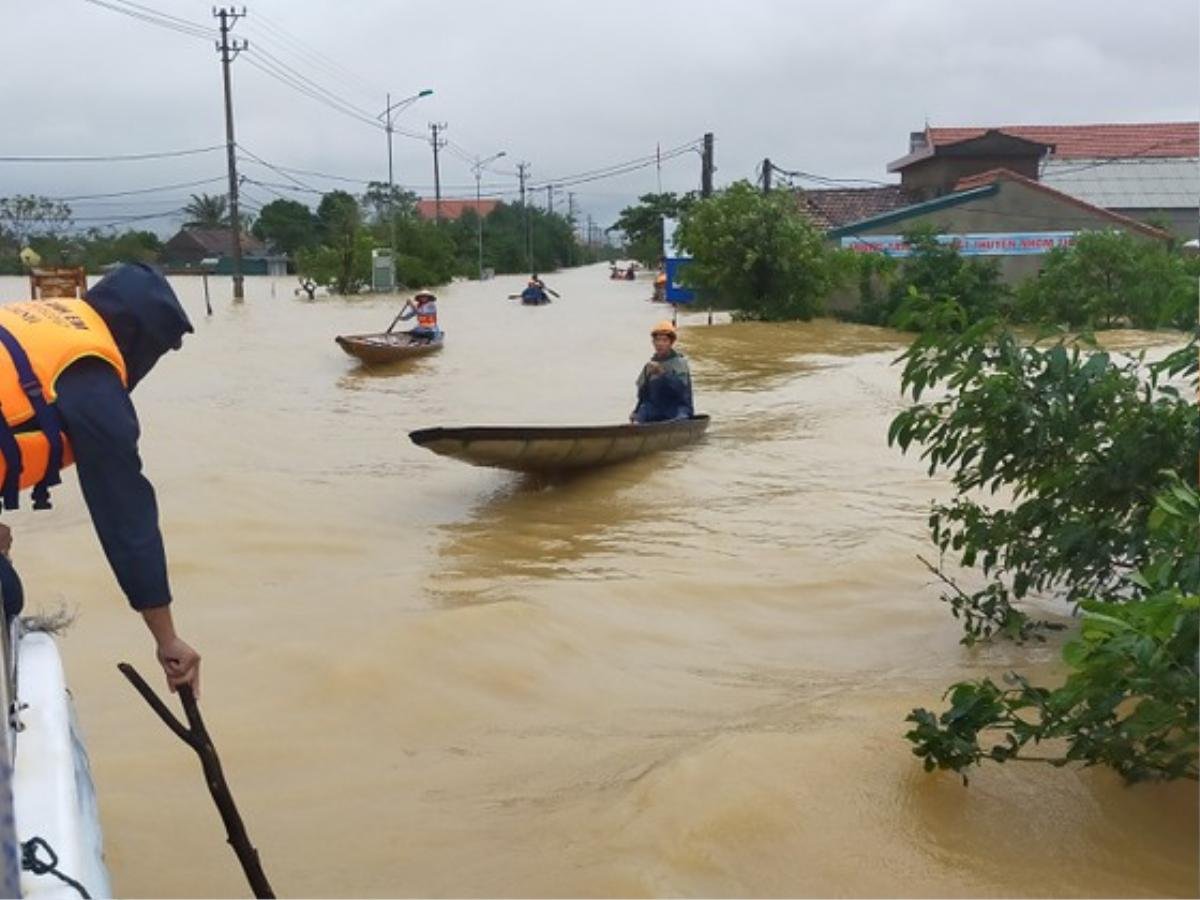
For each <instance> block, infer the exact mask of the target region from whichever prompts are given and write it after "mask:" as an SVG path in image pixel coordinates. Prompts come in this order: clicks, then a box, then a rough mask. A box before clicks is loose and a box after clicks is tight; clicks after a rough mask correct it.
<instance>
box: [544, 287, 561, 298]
mask: <svg viewBox="0 0 1200 900" xmlns="http://www.w3.org/2000/svg"><path fill="white" fill-rule="evenodd" d="M542 290H543V291H545V292H546V293H547V294H549V295H550V296H551V297H558V298H559V299H560V300H561V299H562V295H560V294H559V293H558V291H556V290H553V289H552V288H548V287H543V288H542Z"/></svg>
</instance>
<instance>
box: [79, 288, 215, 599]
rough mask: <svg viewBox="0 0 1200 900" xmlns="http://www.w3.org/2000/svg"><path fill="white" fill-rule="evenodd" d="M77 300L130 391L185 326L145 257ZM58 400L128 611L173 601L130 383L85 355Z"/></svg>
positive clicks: (171, 294)
mask: <svg viewBox="0 0 1200 900" xmlns="http://www.w3.org/2000/svg"><path fill="white" fill-rule="evenodd" d="M84 299H85V300H86V301H87V302H88V303H89V304H90V305H91V306H92V307H93V308H94V309H95V310H96V312H98V313H99V314H100V315H101V317H103V319H104V321H105V324H107V325H108V328H109V330H110V331H111V332H112V335H113V338H114V340H115V341H116V343H117V347H118V348H119V349H120V351H121V355H122V357H124V359H125V366H126V369H127V372H128V376H129V389H130V390H132V389H133V387H134V386H135V385H136V384H137V383H138V382H139V381H141V380H142V379H143V378H144V377H145V376H146V374H147V373H148V372H149V371H150V370H151V369H152V368H153V367H154V364H155V363H156V362H158V360H159V358H160V357H161V356H162V355H163V354H165V353H166V352H167V351H168V350H177V349H179V347H180V346H181V345H182V343H183V335H184V334H186V333H188V332H190V331H192V325H191V323H190V322H189V321H188V317H187V313H185V312H184V310H183V307H182V306H181V305H180V303H179V300H178V298H177V297H176V296H175V292H174V291H173V290H171V286H170V285H169V284H167V280H166V279H165V278H164V277H163V276H162V275H161V274H160V273H159V272H157V271H155V270H154V269H152V268H150V267H149V266H144V265H126V266H122V267H121V268H119V269H117V270H116V271H114V272H112V273H111V274H109V275H106V276H105V277H104V278H102V279H101V280H100V281H99V282H98V283H97V284H96V285H95V286H94V287H92V288H91V289H90V290H89V291H88V292H87V293H86V294H85V295H84ZM56 387H57V393H58V398H57V400H56V402H55V406H56V407H57V409H58V412H59V415H60V417H61V419H62V424H63V430H64V431H66V433H67V435H68V437H69V438H70V440H71V449H72V451H73V452H74V454H75V465H76V469H77V470H78V473H79V485H80V488H82V490H83V497H84V500H85V501H86V502H87V506H88V511H89V512H90V513H91V518H92V524H93V525H94V526H95V528H96V534H97V536H98V537H99V538H100V544H101V546H102V547H103V548H104V555H105V556H106V557H108V562H109V564H110V565H111V566H112V570H113V573H114V574H115V575H116V577H117V581H118V582H119V583H120V585H121V589H122V590H123V591H124V592H125V596H126V597H128V598H129V603H130V604H131V605H132V606H133V607H134V609H138V610H142V609H149V608H151V607H155V606H164V605H166V604H168V603H170V602H171V591H170V586H169V584H168V582H167V562H166V554H165V552H164V550H163V541H162V533H161V532H160V531H159V527H158V504H157V502H156V501H155V497H154V488H153V486H152V485H151V484H150V482H149V481H148V480H147V479H146V476H145V475H143V474H142V460H141V457H140V456H139V455H138V446H137V444H138V436H139V433H140V431H139V426H138V419H137V413H136V412H135V410H134V408H133V403H132V402H131V401H130V398H129V391H128V390H126V388H125V386H124V385H122V384H121V379H120V377H119V376H118V375H117V373H116V371H115V370H114V369H113V368H112V366H110V365H109V364H108V363H106V362H104V361H103V360H100V359H96V358H95V357H87V358H84V359H81V360H80V361H79V362H76V363H74V364H73V365H72V366H70V367H69V368H68V369H67V370H66V371H65V372H63V373H62V375H61V376H60V377H59V379H58V383H57V386H56Z"/></svg>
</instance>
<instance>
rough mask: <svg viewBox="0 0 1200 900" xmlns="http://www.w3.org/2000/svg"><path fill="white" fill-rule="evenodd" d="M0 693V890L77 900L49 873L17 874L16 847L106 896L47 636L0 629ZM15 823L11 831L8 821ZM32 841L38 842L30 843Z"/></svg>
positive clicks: (66, 701)
mask: <svg viewBox="0 0 1200 900" xmlns="http://www.w3.org/2000/svg"><path fill="white" fill-rule="evenodd" d="M2 630H3V631H4V634H3V640H2V642H0V643H2V644H3V649H2V651H0V657H2V660H0V661H2V662H3V672H2V681H3V687H2V688H0V695H2V700H3V704H4V708H5V712H6V713H8V714H7V715H5V716H3V717H0V719H2V721H0V732H3V741H2V743H0V809H3V808H4V807H5V806H8V808H10V809H11V810H12V811H13V816H12V818H11V819H9V818H8V817H0V856H2V859H0V895H2V896H5V897H26V898H29V897H36V898H56V900H57V898H67V897H71V898H78V897H79V896H80V894H79V892H78V891H77V890H76V888H74V887H72V886H70V885H69V884H67V883H66V882H65V881H63V880H61V879H60V878H59V877H56V876H55V874H54V873H53V872H50V871H43V872H41V873H40V874H38V873H36V872H35V871H32V870H30V869H25V870H24V871H20V872H19V889H20V892H19V893H17V892H16V891H15V885H14V884H13V880H14V877H16V876H17V872H18V869H19V867H20V866H21V859H22V847H23V846H25V847H30V848H31V849H33V850H34V853H35V856H36V859H37V860H38V862H39V863H49V862H51V861H52V860H53V859H54V858H57V860H58V861H57V864H56V865H55V871H57V872H59V873H62V875H64V876H66V877H68V878H71V879H73V880H74V881H77V882H78V883H79V884H80V885H82V886H83V887H84V888H85V889H86V890H87V892H88V894H89V895H90V896H92V897H111V896H112V888H111V886H110V884H109V877H108V870H107V868H106V867H105V864H104V849H103V842H102V840H101V833H100V816H99V814H98V812H97V808H96V792H95V787H94V786H93V783H92V775H91V769H90V766H89V765H88V758H87V751H86V749H85V748H84V744H83V738H82V735H81V733H80V730H79V724H78V722H77V720H76V718H75V709H74V706H73V704H72V703H71V695H70V693H68V691H67V685H66V679H65V677H64V675H63V666H62V659H61V658H60V656H59V653H58V646H57V644H56V642H55V640H54V638H53V637H52V636H51V635H49V634H46V633H44V632H40V631H29V630H27V629H26V627H25V625H24V624H22V623H20V622H17V623H15V624H14V625H13V626H12V627H11V628H3V629H2ZM14 825H15V830H14V827H13V826H14ZM35 838H40V839H41V841H40V842H38V843H37V844H33V843H32V842H33V841H34V839H35Z"/></svg>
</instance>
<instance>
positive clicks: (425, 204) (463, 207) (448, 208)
mask: <svg viewBox="0 0 1200 900" xmlns="http://www.w3.org/2000/svg"><path fill="white" fill-rule="evenodd" d="M499 205H500V201H499V200H480V201H479V202H478V204H477V203H476V202H475V201H474V200H443V201H442V204H441V206H442V213H441V215H442V221H443V222H453V221H455V220H456V219H458V218H459V217H460V216H462V214H463V213H464V212H466V211H467V210H468V209H471V210H475V212H477V213H478V214H479V215H480V216H482V217H483V218H485V219H486V218H487V216H488V214H489V213H491V211H492V210H493V209H495V208H496V207H497V206H499ZM437 206H438V203H437V201H436V200H418V201H417V215H419V216H420V217H421V218H422V219H429V220H430V221H432V220H434V219H436V218H437V216H438V212H437Z"/></svg>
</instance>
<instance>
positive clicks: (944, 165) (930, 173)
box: [900, 154, 1038, 200]
mask: <svg viewBox="0 0 1200 900" xmlns="http://www.w3.org/2000/svg"><path fill="white" fill-rule="evenodd" d="M993 169H1010V170H1011V171H1013V172H1016V173H1017V174H1018V175H1024V176H1025V177H1026V178H1032V179H1034V180H1035V181H1036V180H1037V177H1038V160H1037V157H1035V156H1028V155H1026V156H1009V155H998V154H997V155H988V156H932V157H930V158H929V159H924V160H921V161H920V162H916V163H913V164H912V165H911V166H908V167H907V168H905V169H904V170H903V171H902V172H901V173H900V185H901V186H902V187H903V188H904V190H905V191H909V192H911V193H913V194H914V195H915V196H917V197H919V198H920V199H921V200H932V199H933V198H934V197H940V196H942V195H943V194H949V193H951V192H952V191H953V189H954V185H955V184H957V183H958V181H959V179H961V178H966V177H967V176H968V175H978V174H980V173H981V172H990V171H991V170H993Z"/></svg>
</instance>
